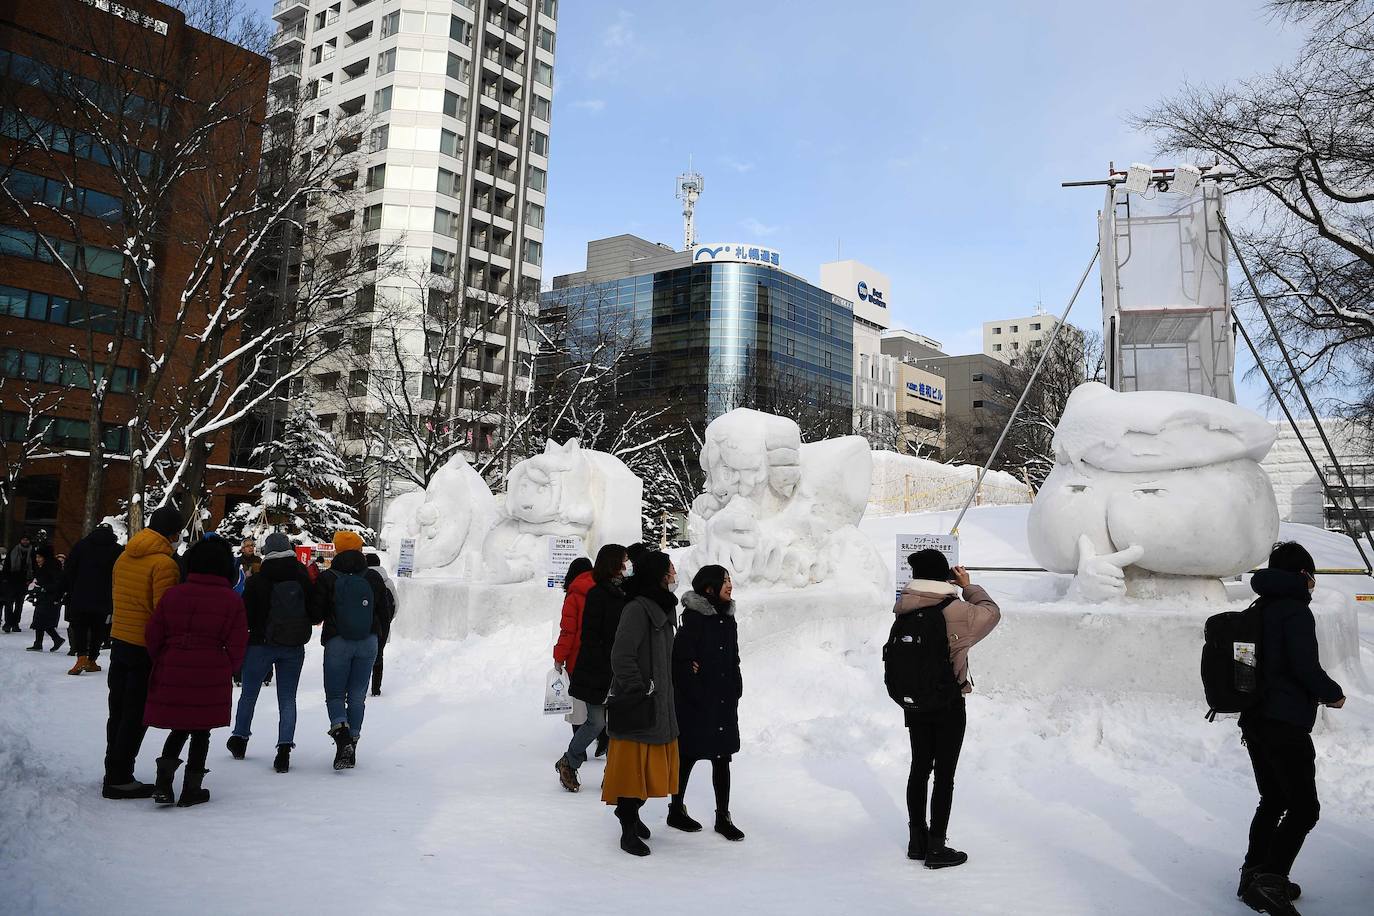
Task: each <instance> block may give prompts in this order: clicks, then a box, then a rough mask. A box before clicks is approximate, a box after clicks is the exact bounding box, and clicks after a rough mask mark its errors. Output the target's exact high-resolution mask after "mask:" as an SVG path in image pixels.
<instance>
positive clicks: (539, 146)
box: [530, 130, 549, 156]
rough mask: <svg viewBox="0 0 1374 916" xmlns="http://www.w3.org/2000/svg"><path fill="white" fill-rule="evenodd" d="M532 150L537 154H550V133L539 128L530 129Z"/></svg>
mask: <svg viewBox="0 0 1374 916" xmlns="http://www.w3.org/2000/svg"><path fill="white" fill-rule="evenodd" d="M530 152H532V153H534V154H535V155H536V156H547V155H548V154H549V135H548V134H545V133H541V132H539V131H537V130H533V131H530Z"/></svg>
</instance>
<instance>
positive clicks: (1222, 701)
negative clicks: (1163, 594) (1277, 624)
mask: <svg viewBox="0 0 1374 916" xmlns="http://www.w3.org/2000/svg"><path fill="white" fill-rule="evenodd" d="M1263 636H1264V606H1263V604H1262V603H1261V602H1260V601H1256V602H1255V603H1254V604H1252V605H1250V606H1249V607H1248V608H1246V609H1245V610H1243V611H1226V612H1224V613H1221V614H1213V615H1212V616H1211V617H1208V618H1207V623H1206V624H1205V625H1204V626H1203V629H1202V640H1203V641H1202V690H1203V693H1204V694H1205V695H1206V697H1207V707H1208V709H1207V721H1208V722H1212V721H1215V720H1216V717H1217V716H1218V715H1219V714H1224V713H1241V712H1245V711H1246V710H1250V709H1254V708H1255V707H1256V706H1258V705H1259V701H1260V698H1261V696H1262V695H1263V693H1264V679H1263V677H1262V675H1261V674H1260V667H1259V664H1260V654H1261V652H1262V651H1263V646H1262V645H1261V642H1262V639H1263Z"/></svg>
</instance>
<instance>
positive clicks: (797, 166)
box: [258, 0, 1297, 406]
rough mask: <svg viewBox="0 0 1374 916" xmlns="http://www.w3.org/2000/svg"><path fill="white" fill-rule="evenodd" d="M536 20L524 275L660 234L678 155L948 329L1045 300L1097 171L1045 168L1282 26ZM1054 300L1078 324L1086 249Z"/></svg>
mask: <svg viewBox="0 0 1374 916" xmlns="http://www.w3.org/2000/svg"><path fill="white" fill-rule="evenodd" d="M258 4H259V5H260V6H261V8H263V9H264V10H266V11H270V6H271V3H270V0H258ZM402 5H404V0H402ZM1107 10H1114V11H1116V12H1117V15H1114V16H1106V15H1104V11H1107ZM1133 10H1142V11H1144V12H1145V13H1146V14H1150V13H1153V18H1147V17H1146V16H1140V17H1138V18H1137V19H1136V20H1135V22H1133V21H1132V19H1131V18H1130V15H1131V13H1132V11H1133ZM1180 14H1182V15H1180ZM558 35H559V39H558V46H557V64H556V75H555V93H554V118H553V134H552V144H551V145H552V150H551V163H550V176H549V195H550V196H549V208H548V227H547V231H546V243H545V249H546V250H545V261H544V265H545V278H546V282H547V280H548V279H549V278H551V277H553V276H554V275H556V274H560V273H567V272H570V271H575V270H579V269H581V268H582V266H583V263H584V257H585V248H586V243H587V241H588V240H589V239H594V238H600V237H603V236H608V235H614V234H617V233H620V232H633V233H635V234H638V235H642V236H644V237H646V238H649V239H652V240H655V241H663V242H666V243H668V244H671V245H674V246H679V245H681V241H682V219H681V215H680V209H679V205H678V203H677V202H676V201H675V200H674V198H673V184H674V179H675V177H676V176H677V174H678V173H679V172H682V171H684V170H685V168H686V166H687V162H688V157H689V156H691V157H692V161H693V163H694V164H695V166H696V168H697V170H698V171H700V172H702V173H703V174H704V175H705V178H706V193H705V194H704V195H703V197H702V199H701V202H700V204H699V205H698V209H697V213H698V216H697V221H698V227H699V235H700V237H701V238H702V240H703V241H711V240H720V241H756V242H760V243H764V244H768V245H770V246H772V247H775V248H777V249H778V250H780V251H781V252H782V257H783V266H784V267H785V268H786V269H788V270H790V271H792V272H793V273H797V274H800V275H801V276H804V277H808V278H810V279H812V280H815V279H817V278H818V274H819V265H820V263H821V262H822V261H826V260H833V259H834V258H835V256H836V252H837V250H838V251H839V252H840V254H841V255H842V256H843V257H846V258H850V257H852V258H857V259H859V260H861V261H864V262H866V263H869V264H871V265H872V266H873V267H875V268H877V269H878V270H881V271H883V272H885V273H887V274H889V275H890V276H891V277H892V279H893V285H892V290H891V293H890V296H889V302H890V303H891V305H892V311H893V316H894V319H895V320H896V321H897V322H898V323H900V324H903V325H905V326H908V327H911V328H913V329H914V330H918V331H920V332H922V333H926V334H929V335H931V336H933V337H935V338H937V339H939V340H941V341H943V342H944V343H945V344H946V347H947V349H948V350H949V352H970V351H974V350H977V349H978V348H979V347H980V346H981V329H980V325H981V322H982V321H984V320H990V319H995V318H1004V317H1012V316H1017V315H1022V314H1028V313H1029V312H1030V311H1031V310H1033V308H1034V306H1035V304H1036V302H1037V301H1041V302H1043V304H1044V306H1045V308H1046V309H1048V310H1050V311H1053V312H1058V311H1059V310H1060V309H1062V307H1063V304H1064V302H1065V301H1066V299H1067V297H1068V295H1069V294H1070V293H1071V292H1072V289H1073V284H1074V282H1075V281H1076V280H1077V277H1078V275H1079V273H1080V272H1081V271H1082V269H1083V266H1084V264H1085V263H1086V262H1087V259H1088V258H1089V257H1090V256H1091V254H1092V248H1093V245H1094V243H1095V233H1096V229H1095V214H1096V212H1097V210H1098V208H1099V206H1100V205H1101V202H1102V194H1101V191H1100V190H1098V189H1081V190H1062V189H1060V187H1059V182H1060V181H1061V180H1064V179H1075V178H1095V177H1100V176H1102V175H1103V174H1104V173H1105V170H1106V167H1107V162H1108V161H1109V160H1114V161H1115V162H1116V163H1118V164H1126V163H1130V162H1131V161H1133V160H1140V161H1146V162H1149V161H1153V160H1152V149H1151V141H1150V138H1149V137H1146V136H1141V135H1138V134H1136V133H1134V132H1132V131H1131V130H1130V129H1129V128H1128V127H1127V125H1126V123H1125V119H1126V117H1127V116H1128V115H1129V114H1130V113H1131V112H1135V111H1140V110H1142V109H1144V108H1145V107H1147V106H1148V105H1149V104H1150V103H1151V102H1152V101H1154V100H1156V99H1158V98H1160V97H1161V96H1162V95H1164V94H1167V93H1170V92H1172V91H1174V90H1176V89H1177V88H1178V87H1179V86H1181V85H1182V84H1183V83H1184V82H1185V81H1190V82H1194V83H1204V84H1206V83H1218V82H1222V81H1227V80H1233V79H1238V78H1243V77H1245V76H1247V75H1250V74H1255V73H1259V72H1262V71H1264V70H1266V69H1268V68H1270V67H1272V66H1274V65H1276V64H1279V63H1281V62H1283V61H1285V60H1287V59H1290V58H1291V56H1292V54H1293V51H1294V50H1295V48H1296V46H1297V37H1296V36H1295V34H1294V33H1293V32H1292V31H1291V30H1289V29H1287V28H1286V27H1285V26H1284V25H1283V24H1281V23H1277V22H1274V21H1273V20H1272V19H1270V17H1269V16H1268V15H1267V13H1266V12H1265V10H1264V8H1263V6H1262V2H1261V0H1208V2H1207V3H1199V4H1187V5H1178V4H1174V5H1165V6H1156V7H1139V6H1137V7H1130V6H1124V7H1104V6H1103V5H1102V4H1101V3H1088V2H1078V0H1073V2H1036V3H1025V2H1019V3H1014V2H1004V0H978V2H975V3H942V4H931V3H926V2H917V0H852V2H849V3H845V4H835V3H828V2H826V3H822V2H755V3H738V2H734V3H727V2H723V0H697V2H695V3H693V4H691V5H684V4H676V3H668V2H662V0H657V2H647V0H645V2H637V3H633V4H630V3H624V2H619V3H616V2H602V0H564V2H563V3H561V4H560V19H559V27H558ZM1159 164H1161V165H1163V164H1169V163H1164V162H1161V163H1159ZM1072 317H1073V320H1074V321H1075V323H1077V324H1080V325H1082V326H1085V327H1087V326H1094V325H1100V296H1099V292H1098V285H1097V279H1096V272H1094V275H1093V277H1092V278H1091V279H1090V280H1089V283H1088V285H1087V286H1086V287H1085V289H1084V292H1083V295H1082V296H1081V297H1080V299H1079V302H1078V304H1077V305H1076V306H1075V308H1074V312H1073V316H1072ZM1246 366H1248V357H1241V358H1240V365H1239V366H1238V368H1239V369H1241V370H1243V369H1244V368H1245V367H1246ZM1247 387H1248V386H1247ZM1242 400H1243V401H1245V402H1247V403H1249V404H1250V405H1251V406H1255V405H1256V404H1257V396H1256V394H1255V392H1254V391H1253V389H1251V390H1250V391H1248V392H1246V393H1245V394H1244V395H1243V397H1242Z"/></svg>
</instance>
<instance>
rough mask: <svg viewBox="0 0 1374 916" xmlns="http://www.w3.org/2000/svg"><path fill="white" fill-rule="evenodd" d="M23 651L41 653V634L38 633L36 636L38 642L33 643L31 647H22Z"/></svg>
mask: <svg viewBox="0 0 1374 916" xmlns="http://www.w3.org/2000/svg"><path fill="white" fill-rule="evenodd" d="M24 651H25V652H42V651H43V634H42V633H39V634H38V641H37V642H35V643H34V644H33V645H31V646H25V647H24Z"/></svg>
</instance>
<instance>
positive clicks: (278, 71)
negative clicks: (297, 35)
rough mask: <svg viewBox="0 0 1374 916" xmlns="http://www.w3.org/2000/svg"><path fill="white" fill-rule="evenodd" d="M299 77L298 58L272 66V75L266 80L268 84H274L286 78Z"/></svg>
mask: <svg viewBox="0 0 1374 916" xmlns="http://www.w3.org/2000/svg"><path fill="white" fill-rule="evenodd" d="M300 78H301V62H300V61H298V60H295V61H291V62H290V63H284V64H277V65H276V66H275V67H273V68H272V76H271V78H270V79H269V80H268V85H270V86H276V85H278V84H279V83H283V82H286V81H288V80H299V79H300Z"/></svg>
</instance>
